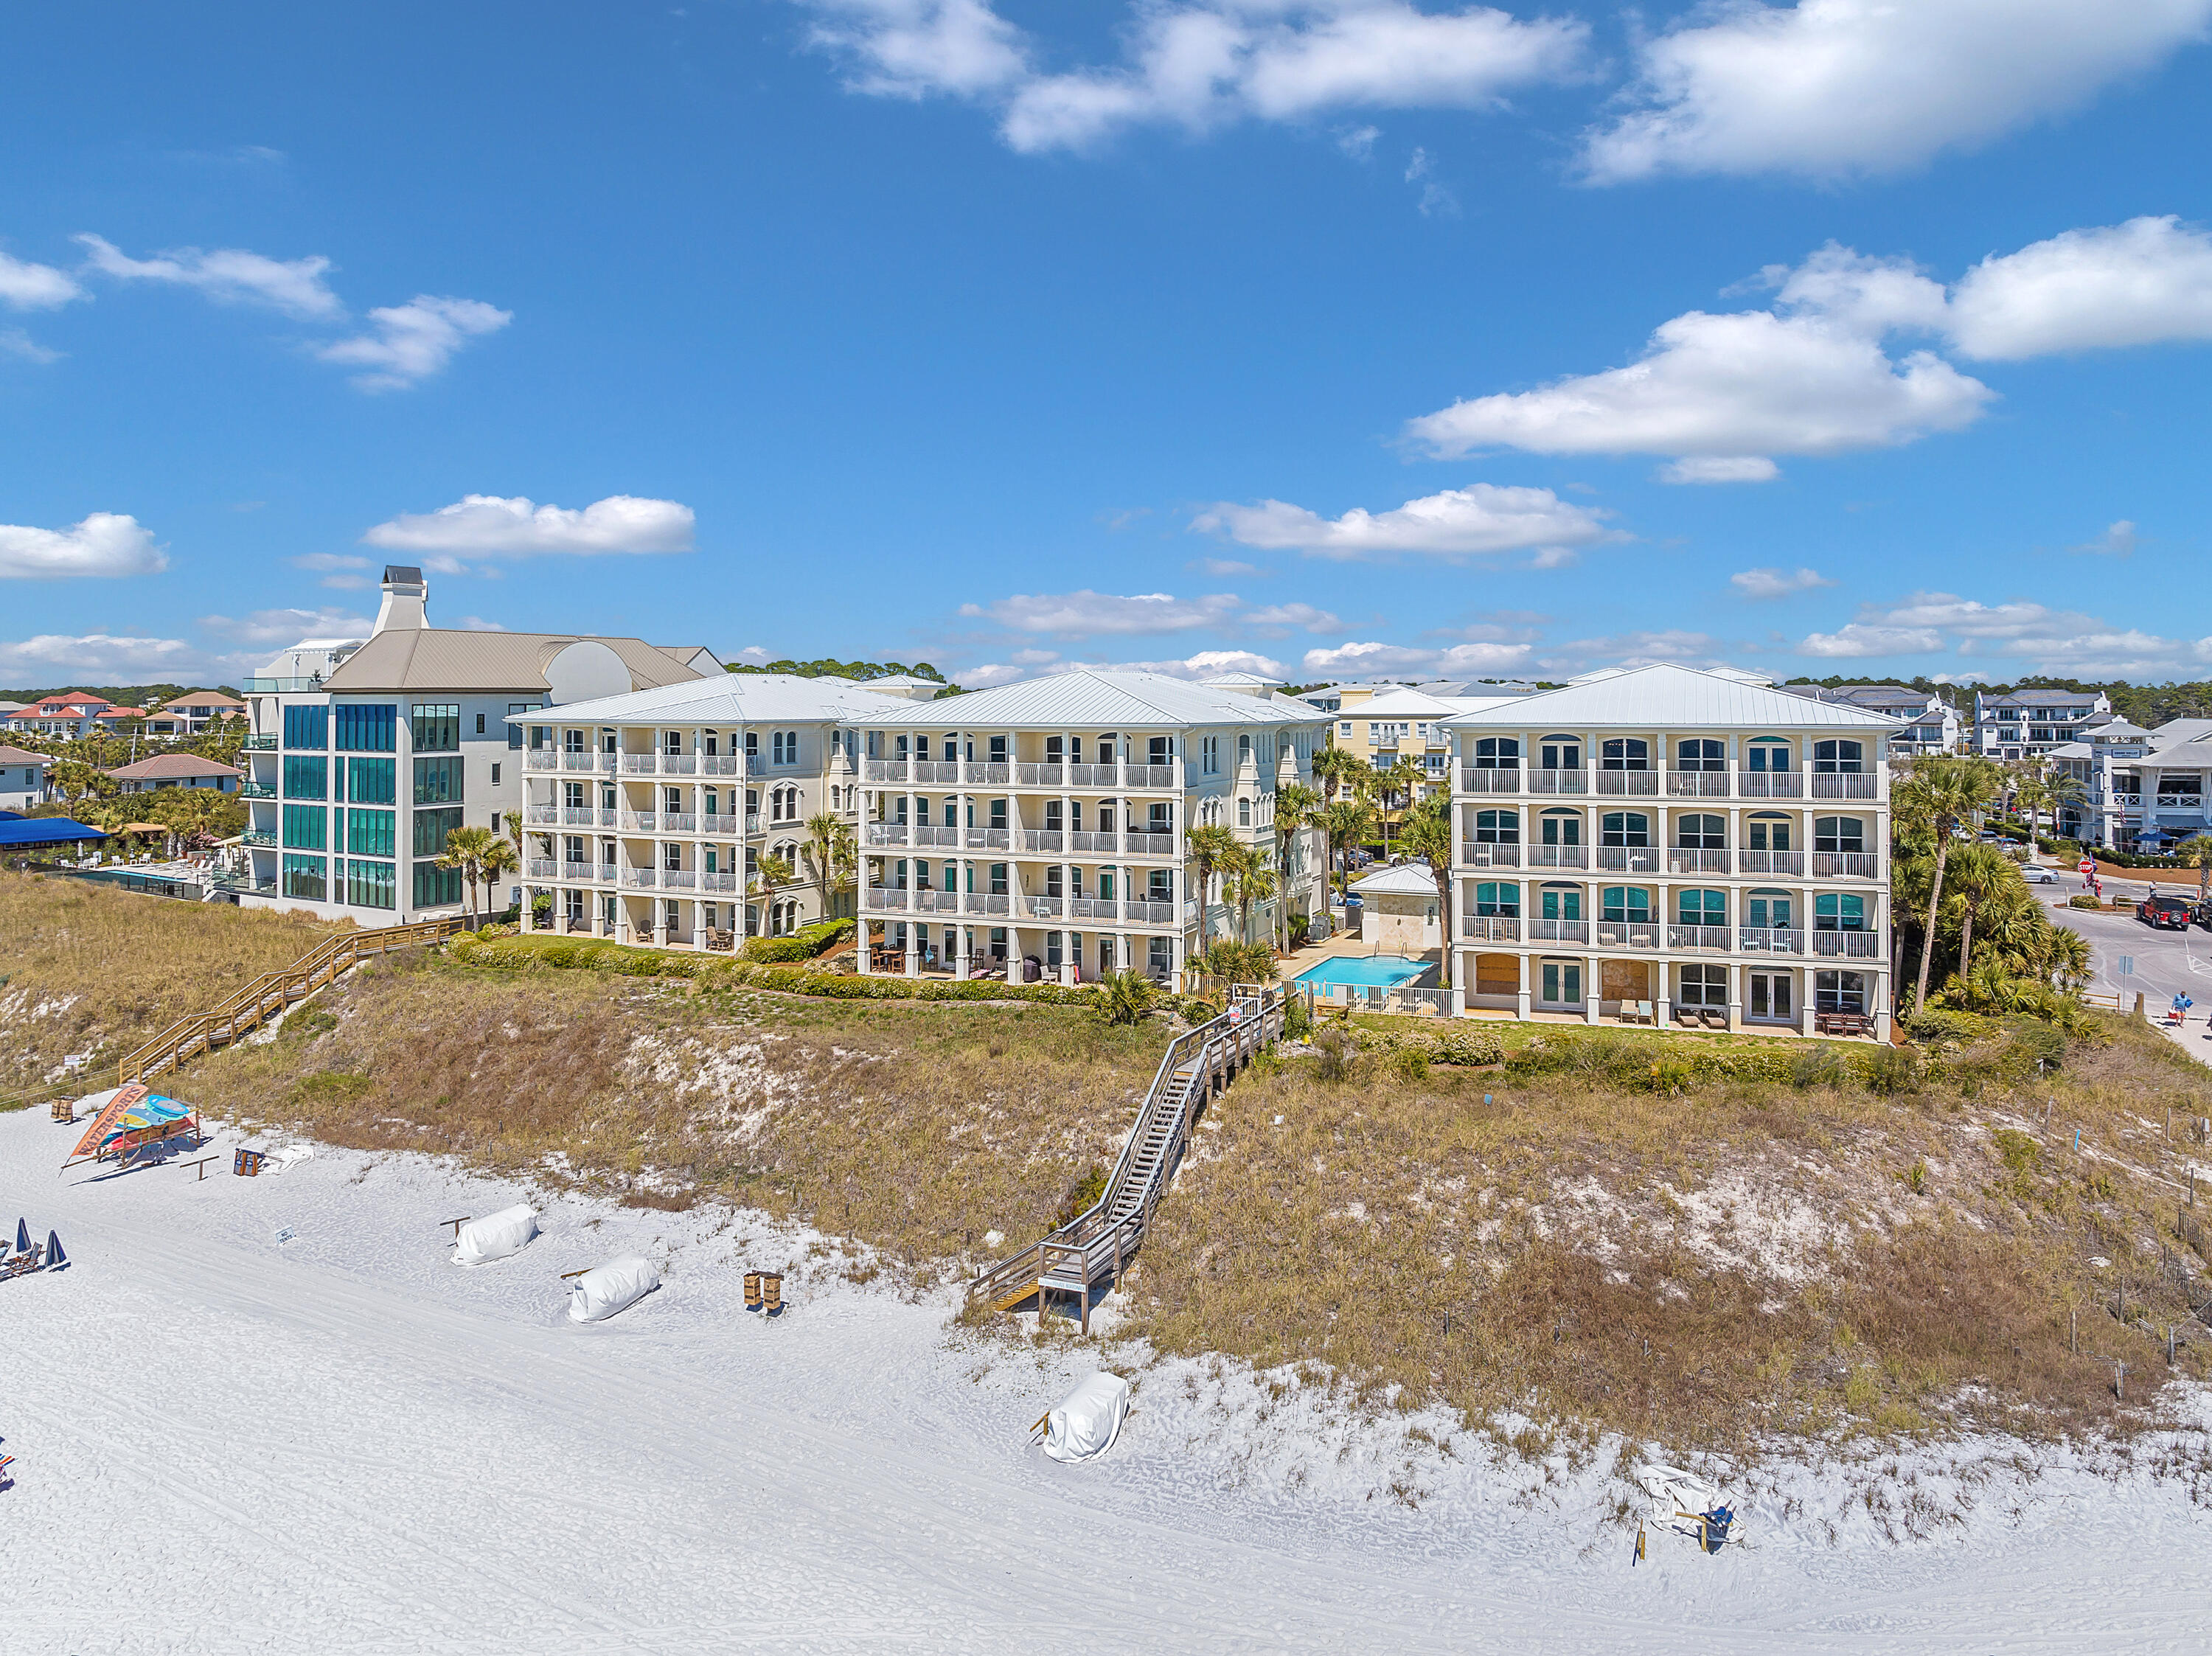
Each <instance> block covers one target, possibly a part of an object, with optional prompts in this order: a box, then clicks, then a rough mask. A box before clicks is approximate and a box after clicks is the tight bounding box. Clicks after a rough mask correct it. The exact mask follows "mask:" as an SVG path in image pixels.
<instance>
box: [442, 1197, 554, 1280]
mask: <svg viewBox="0 0 2212 1656" xmlns="http://www.w3.org/2000/svg"><path fill="white" fill-rule="evenodd" d="M537 1234H538V1210H537V1209H535V1208H533V1207H532V1206H531V1205H530V1204H528V1203H523V1204H520V1205H518V1206H515V1207H511V1208H501V1210H499V1211H498V1212H497V1213H487V1214H486V1215H484V1216H483V1218H481V1219H471V1220H470V1221H469V1222H468V1223H466V1224H465V1225H463V1226H462V1227H461V1228H460V1234H459V1235H458V1236H456V1237H455V1238H454V1239H453V1262H454V1263H455V1264H456V1265H483V1264H486V1263H488V1262H489V1261H490V1260H493V1259H506V1258H507V1256H508V1255H509V1254H511V1253H521V1252H522V1250H523V1249H524V1248H526V1247H529V1246H530V1239H531V1238H532V1237H533V1236H535V1235H537Z"/></svg>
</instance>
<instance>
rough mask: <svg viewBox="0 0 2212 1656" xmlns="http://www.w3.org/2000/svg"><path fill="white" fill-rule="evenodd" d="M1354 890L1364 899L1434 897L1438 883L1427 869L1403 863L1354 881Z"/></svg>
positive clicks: (1378, 870)
mask: <svg viewBox="0 0 2212 1656" xmlns="http://www.w3.org/2000/svg"><path fill="white" fill-rule="evenodd" d="M1352 889H1353V890H1354V891H1357V892H1358V893H1359V895H1361V896H1363V897H1433V896H1435V895H1437V882H1436V877H1435V876H1434V875H1432V874H1431V873H1430V872H1429V870H1427V869H1426V868H1425V867H1422V866H1419V865H1417V864H1413V863H1401V864H1399V865H1398V866H1396V867H1395V868H1384V869H1377V870H1376V871H1375V872H1374V873H1372V874H1370V875H1368V876H1366V877H1364V878H1362V879H1358V880H1354V881H1353V882H1352Z"/></svg>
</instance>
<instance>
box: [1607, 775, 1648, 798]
mask: <svg viewBox="0 0 2212 1656" xmlns="http://www.w3.org/2000/svg"><path fill="white" fill-rule="evenodd" d="M1597 791H1598V792H1600V793H1620V794H1626V795H1629V796H1631V797H1632V798H1654V799H1656V798H1658V797H1659V773H1658V772H1657V771H1600V772H1599V773H1597Z"/></svg>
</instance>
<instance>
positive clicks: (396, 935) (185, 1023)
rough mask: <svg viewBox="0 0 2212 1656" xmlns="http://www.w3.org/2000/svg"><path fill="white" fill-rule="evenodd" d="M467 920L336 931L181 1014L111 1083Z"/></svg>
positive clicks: (224, 1035)
mask: <svg viewBox="0 0 2212 1656" xmlns="http://www.w3.org/2000/svg"><path fill="white" fill-rule="evenodd" d="M467 924H468V922H467V920H466V919H464V918H463V917H462V916H460V915H457V914H456V915H448V916H447V917H446V918H444V919H435V920H416V921H415V922H414V923H412V924H411V925H387V926H380V927H378V928H376V929H375V930H374V931H340V932H338V933H337V934H336V935H334V936H333V937H330V938H329V939H327V940H326V941H325V942H324V943H321V944H320V945H319V946H318V947H316V948H314V949H310V950H308V952H307V953H306V954H305V955H301V957H300V958H299V959H298V960H296V961H293V962H292V964H291V965H289V966H288V967H286V968H284V969H283V971H281V972H264V973H263V974H261V975H260V976H259V977H258V978H256V979H254V980H253V981H252V982H251V983H249V984H247V985H246V986H245V987H244V988H243V989H240V990H238V991H237V992H234V993H233V994H230V995H228V996H226V997H225V998H223V999H222V1000H221V1001H219V1002H217V1003H216V1005H215V1006H214V1007H212V1008H211V1009H210V1010H207V1011H205V1012H202V1013H199V1014H197V1016H192V1017H188V1018H179V1020H178V1021H177V1022H174V1023H173V1024H171V1025H170V1026H169V1027H168V1028H166V1029H164V1030H162V1031H161V1034H158V1035H155V1037H154V1038H153V1040H149V1041H148V1042H146V1043H145V1044H144V1045H143V1046H140V1047H139V1048H138V1049H137V1051H135V1052H131V1053H130V1054H129V1055H128V1056H126V1057H125V1059H123V1060H122V1062H121V1063H120V1064H118V1065H117V1066H116V1071H115V1084H116V1085H117V1086H118V1087H127V1086H129V1085H130V1084H131V1083H132V1082H134V1081H143V1080H146V1079H147V1078H148V1077H151V1076H157V1075H159V1074H161V1071H164V1070H173V1069H175V1068H176V1067H177V1066H178V1065H180V1064H182V1063H183V1062H184V1061H185V1059H188V1058H193V1057H196V1056H197V1055H198V1054H199V1053H201V1052H210V1051H211V1050H213V1049H214V1048H216V1047H217V1046H226V1045H228V1043H229V1042H231V1041H234V1040H237V1039H238V1038H239V1036H240V1035H242V1034H246V1032H247V1031H248V1030H251V1029H258V1028H260V1027H261V1025H263V1024H264V1023H266V1022H269V1021H270V1019H271V1018H274V1017H276V1016H278V1015H279V1014H281V1013H282V1012H283V1010H284V1009H285V1008H286V1007H288V1006H290V1005H291V1004H293V1003H295V1001H302V1000H305V999H306V998H307V997H308V996H310V995H312V994H313V993H314V992H315V991H316V990H318V989H320V988H321V987H322V986H324V985H325V984H326V983H328V982H330V981H331V979H333V978H335V977H337V975H338V974H340V973H342V972H343V971H345V970H347V969H348V968H350V967H353V966H355V965H357V964H358V963H359V962H361V961H365V960H368V959H369V958H370V957H371V956H372V955H388V954H391V953H392V951H393V950H394V949H419V948H421V947H422V945H423V944H425V943H437V942H440V941H441V940H442V939H444V938H447V937H451V936H453V933H454V932H456V931H460V930H461V929H462V928H463V927H464V926H465V925H467Z"/></svg>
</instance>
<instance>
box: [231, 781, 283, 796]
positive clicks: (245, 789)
mask: <svg viewBox="0 0 2212 1656" xmlns="http://www.w3.org/2000/svg"><path fill="white" fill-rule="evenodd" d="M238 797H239V798H241V799H274V798H276V789H274V788H272V787H270V786H269V785H268V784H267V783H265V782H254V781H250V780H249V781H245V782H240V784H239V785H238Z"/></svg>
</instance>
